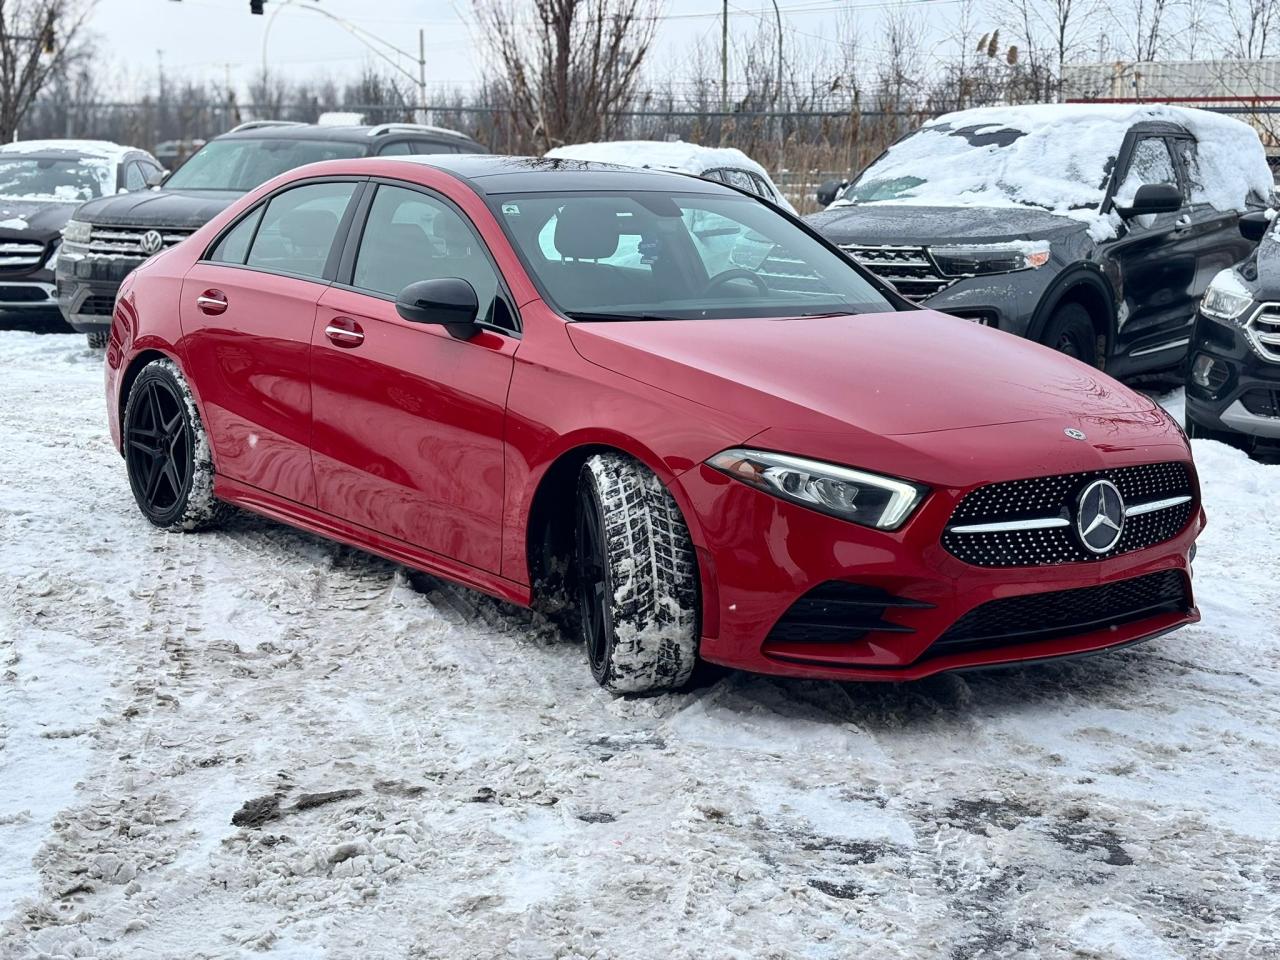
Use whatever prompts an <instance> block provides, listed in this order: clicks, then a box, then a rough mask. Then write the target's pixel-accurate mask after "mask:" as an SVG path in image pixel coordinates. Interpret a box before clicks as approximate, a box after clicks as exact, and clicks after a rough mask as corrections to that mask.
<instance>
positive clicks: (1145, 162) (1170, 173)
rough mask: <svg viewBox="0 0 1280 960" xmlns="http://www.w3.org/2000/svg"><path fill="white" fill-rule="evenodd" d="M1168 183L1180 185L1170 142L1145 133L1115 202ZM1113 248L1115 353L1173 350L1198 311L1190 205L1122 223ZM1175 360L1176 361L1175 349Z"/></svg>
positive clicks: (1127, 354)
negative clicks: (1118, 298)
mask: <svg viewBox="0 0 1280 960" xmlns="http://www.w3.org/2000/svg"><path fill="white" fill-rule="evenodd" d="M1154 183H1169V184H1173V185H1174V186H1176V187H1179V188H1181V182H1180V180H1179V179H1178V173H1177V168H1176V167H1175V166H1174V160H1173V155H1172V154H1171V153H1170V151H1169V143H1168V141H1167V140H1166V139H1165V137H1163V136H1160V135H1147V136H1143V137H1141V138H1139V139H1138V140H1137V141H1136V142H1135V143H1134V145H1133V151H1132V153H1131V155H1130V158H1129V164H1128V168H1127V172H1126V174H1125V177H1124V179H1123V180H1122V181H1121V184H1120V187H1119V188H1118V189H1117V190H1116V192H1115V202H1116V205H1117V206H1118V207H1123V206H1124V204H1125V202H1126V201H1129V200H1132V198H1133V196H1134V194H1135V193H1136V192H1137V190H1138V188H1139V187H1141V186H1144V185H1146V184H1154ZM1120 229H1121V231H1122V232H1121V237H1120V239H1119V240H1117V241H1116V242H1115V243H1114V244H1113V245H1112V247H1111V250H1110V256H1111V257H1113V258H1114V260H1115V265H1116V267H1117V269H1118V272H1119V278H1120V291H1121V295H1122V298H1123V299H1122V302H1121V305H1120V310H1119V316H1118V317H1117V327H1118V330H1117V334H1116V348H1117V349H1116V353H1117V354H1119V355H1120V356H1124V357H1133V358H1135V359H1140V358H1142V357H1144V356H1147V355H1148V354H1151V355H1154V354H1155V353H1158V352H1160V351H1161V350H1165V349H1169V344H1170V343H1171V342H1174V341H1177V340H1178V339H1179V338H1180V337H1182V336H1183V335H1185V328H1186V325H1187V321H1188V317H1189V316H1190V315H1191V314H1192V313H1193V312H1194V299H1193V291H1194V289H1195V283H1196V272H1197V266H1198V265H1197V262H1196V260H1197V249H1196V248H1197V241H1196V237H1195V232H1194V229H1193V227H1192V222H1191V217H1190V214H1189V212H1188V208H1187V205H1186V204H1185V203H1184V204H1183V207H1182V209H1181V210H1179V211H1177V212H1175V213H1157V214H1144V215H1142V216H1135V217H1129V218H1127V219H1126V220H1125V221H1124V225H1123V226H1122V227H1121V228H1120ZM1171 353H1172V357H1171V361H1176V360H1177V353H1176V348H1175V349H1174V350H1173V351H1171Z"/></svg>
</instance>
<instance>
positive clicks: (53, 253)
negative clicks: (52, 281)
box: [44, 240, 62, 270]
mask: <svg viewBox="0 0 1280 960" xmlns="http://www.w3.org/2000/svg"><path fill="white" fill-rule="evenodd" d="M61 249H62V241H61V240H55V241H53V249H52V250H50V251H49V259H47V260H45V262H44V268H45V269H46V270H53V269H55V268H56V267H57V266H58V252H59V251H60V250H61Z"/></svg>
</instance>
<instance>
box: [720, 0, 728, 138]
mask: <svg viewBox="0 0 1280 960" xmlns="http://www.w3.org/2000/svg"><path fill="white" fill-rule="evenodd" d="M720 112H721V113H728V112H729V0H724V11H723V13H722V14H721V15H720ZM720 123H721V124H723V123H724V118H723V117H721V118H720Z"/></svg>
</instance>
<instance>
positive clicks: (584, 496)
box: [574, 484, 613, 683]
mask: <svg viewBox="0 0 1280 960" xmlns="http://www.w3.org/2000/svg"><path fill="white" fill-rule="evenodd" d="M601 513H602V511H601V508H600V504H599V502H598V500H597V498H596V493H595V491H594V490H593V489H592V488H591V487H590V486H589V485H587V484H583V485H581V486H580V487H579V490H578V515H577V521H576V524H575V531H574V546H575V547H576V548H577V549H576V550H575V551H574V555H575V558H576V564H577V569H576V570H575V571H574V574H575V576H574V579H575V580H576V581H577V587H578V611H579V616H580V617H581V625H582V633H583V636H584V639H585V640H586V644H587V662H588V663H589V664H590V666H591V675H592V676H593V677H595V678H596V682H597V683H599V682H601V678H602V677H604V676H605V673H606V671H607V669H608V663H609V645H610V639H609V638H610V636H611V635H612V633H613V630H612V624H611V623H610V618H611V609H612V607H611V604H610V603H609V569H608V561H607V553H606V550H605V540H604V520H603V517H602V516H601Z"/></svg>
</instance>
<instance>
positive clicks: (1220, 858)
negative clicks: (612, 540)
mask: <svg viewBox="0 0 1280 960" xmlns="http://www.w3.org/2000/svg"><path fill="white" fill-rule="evenodd" d="M101 363H102V360H101V354H99V353H93V352H89V351H86V350H85V349H84V347H83V338H79V337H74V336H56V335H55V336H35V335H32V334H23V333H14V332H9V333H0V367H2V368H3V370H4V371H5V375H4V376H3V377H2V378H0V471H2V475H3V481H4V482H3V483H0V596H2V597H3V604H0V664H2V667H0V671H2V672H0V908H2V909H0V958H3V960H17V958H24V960H25V958H35V957H69V956H75V957H98V958H120V960H125V958H127V960H135V958H143V960H145V958H163V960H172V958H179V957H180V958H182V960H193V958H247V957H264V958H271V957H279V958H288V960H300V958H307V960H314V958H320V957H324V958H331V960H347V958H350V960H357V958H360V960H367V958H381V957H397V958H400V957H412V958H418V960H425V958H449V960H456V958H467V960H471V958H488V957H499V956H502V957H525V958H543V957H560V958H589V957H590V958H633V957H634V958H644V960H652V958H656V957H661V958H686V960H693V958H699V960H701V958H741V960H755V958H765V957H769V958H780V960H782V958H787V960H789V958H815V960H837V958H846V957H854V956H856V957H862V958H868V960H887V958H899V960H901V958H911V960H915V958H933V957H950V958H955V960H962V958H978V957H983V958H988V957H997V958H1011V957H1018V958H1028V960H1030V958H1036V960H1040V958H1067V957H1076V958H1086V957H1087V958H1095V960H1098V958H1104V960H1121V958H1142V960H1157V958H1158V960H1166V958H1179V960H1193V958H1195V960H1199V958H1222V960H1237V958H1264V957H1272V956H1276V955H1277V953H1280V924H1277V922H1276V918H1277V911H1278V909H1280V860H1278V859H1277V854H1276V850H1277V849H1278V847H1277V843H1280V789H1278V788H1280V623H1278V622H1277V618H1276V616H1275V575H1276V570H1277V566H1278V563H1277V561H1278V553H1280V547H1278V546H1277V544H1280V513H1277V511H1276V509H1275V504H1276V503H1277V501H1278V499H1280V467H1276V466H1263V465H1260V464H1257V463H1253V462H1250V461H1249V460H1248V459H1246V458H1245V456H1244V455H1243V454H1241V453H1238V452H1237V451H1235V450H1231V449H1228V448H1226V447H1224V446H1222V445H1219V444H1215V443H1211V442H1201V441H1197V442H1196V444H1195V453H1196V457H1197V461H1198V463H1199V467H1200V472H1201V475H1202V478H1203V482H1204V494H1205V501H1206V508H1207V510H1208V513H1209V526H1208V529H1207V530H1206V531H1205V534H1204V536H1203V537H1202V539H1201V541H1200V552H1199V555H1198V557H1197V559H1196V573H1197V579H1196V587H1197V593H1198V598H1199V603H1200V605H1201V610H1202V612H1203V615H1204V620H1203V622H1202V623H1200V624H1197V625H1195V626H1192V627H1188V628H1186V629H1183V630H1181V631H1179V632H1177V633H1175V634H1172V635H1170V636H1168V637H1165V638H1162V639H1159V640H1156V641H1152V642H1150V643H1147V644H1143V645H1141V646H1138V647H1134V648H1131V649H1128V650H1125V651H1121V652H1115V653H1111V654H1105V655H1098V656H1094V657H1090V658H1085V659H1080V660H1073V661H1069V662H1061V663H1055V664H1046V665H1041V666H1036V667H1023V668H1014V669H1009V670H1003V671H996V672H986V673H983V672H975V673H967V674H957V675H950V676H941V677H937V678H933V679H931V680H928V681H925V682H922V683H917V684H909V685H898V686H876V685H864V684H835V683H817V682H796V681H785V680H777V679H769V678H761V677H752V676H748V675H745V674H739V673H729V674H722V675H718V676H715V675H713V676H712V677H710V678H709V679H707V680H706V681H705V682H704V683H703V684H702V685H701V686H699V687H698V688H696V689H694V690H693V691H692V692H688V693H681V694H677V695H668V696H662V697H657V698H653V699H613V698H612V697H610V696H609V695H608V694H606V693H605V692H603V691H602V690H600V689H599V688H598V687H597V686H596V685H595V683H594V682H593V681H592V680H591V678H590V675H589V673H588V670H587V667H586V664H585V662H584V659H585V658H584V655H583V653H582V651H581V650H580V649H578V648H576V647H574V646H572V645H569V644H566V643H565V642H563V641H562V640H560V639H558V638H557V636H556V634H555V633H554V631H552V630H551V629H550V628H549V627H548V626H547V625H546V624H544V623H541V622H539V621H538V620H537V619H535V618H534V617H533V616H532V615H530V614H527V613H525V612H522V611H520V610H517V609H514V608H511V607H508V606H505V605H503V604H501V603H498V602H496V601H492V600H488V599H485V598H484V597H481V596H479V595H476V594H473V593H470V592H468V591H466V590H463V589H461V588H455V587H452V586H450V585H448V584H445V583H443V582H440V581H437V580H434V579H432V578H430V577H425V576H421V575H418V574H413V573H410V572H408V571H406V570H404V569H403V568H400V567H397V566H396V565H394V564H391V563H388V562H385V561H382V560H379V559H376V558H373V557H370V556H367V555H365V554H362V553H360V552H358V551H354V550H350V549H347V548H343V547H340V546H337V545H335V544H333V543H330V542H327V541H325V540H322V539H319V538H317V537H314V536H310V535H308V534H304V533H300V532H297V531H295V530H292V529H290V528H288V527H285V526H282V525H279V524H276V523H272V522H270V521H267V520H264V519H261V518H257V517H254V516H250V515H247V514H240V515H237V516H236V518H235V519H234V520H233V521H232V522H230V523H229V525H228V526H227V527H226V528H224V529H223V530H220V531H218V532H211V533H207V534H198V535H192V534H188V535H183V534H170V533H164V532H160V531H158V530H155V529H153V528H151V527H150V526H148V525H147V523H146V522H145V521H144V520H143V519H142V518H141V516H140V515H139V514H138V512H137V510H136V508H135V507H134V505H133V502H132V498H131V496H130V493H129V487H128V483H127V481H126V478H125V474H124V468H123V465H122V462H121V460H120V458H119V456H118V455H117V454H116V452H115V451H114V450H113V449H112V447H111V444H110V442H109V440H108V439H107V436H106V429H105V414H104V410H103V405H104V401H103V396H102V370H101ZM1164 402H1165V403H1166V405H1167V406H1169V407H1171V408H1173V409H1176V408H1177V407H1178V404H1179V403H1180V394H1173V395H1170V396H1169V397H1166V398H1164Z"/></svg>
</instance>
